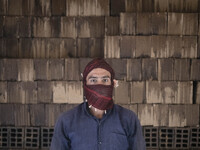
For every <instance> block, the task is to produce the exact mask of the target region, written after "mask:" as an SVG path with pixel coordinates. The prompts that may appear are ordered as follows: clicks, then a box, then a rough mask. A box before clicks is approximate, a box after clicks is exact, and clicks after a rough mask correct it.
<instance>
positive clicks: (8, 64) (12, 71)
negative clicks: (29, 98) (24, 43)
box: [4, 59, 18, 81]
mask: <svg viewBox="0 0 200 150" xmlns="http://www.w3.org/2000/svg"><path fill="white" fill-rule="evenodd" d="M17 63H18V60H17V59H4V69H5V70H4V80H9V81H16V80H17V79H18V65H17Z"/></svg>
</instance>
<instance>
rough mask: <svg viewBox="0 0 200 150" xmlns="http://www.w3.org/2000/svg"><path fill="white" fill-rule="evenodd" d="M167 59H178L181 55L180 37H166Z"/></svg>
mask: <svg viewBox="0 0 200 150" xmlns="http://www.w3.org/2000/svg"><path fill="white" fill-rule="evenodd" d="M167 48H168V49H167V53H168V57H175V58H180V57H181V55H182V37H180V36H167Z"/></svg>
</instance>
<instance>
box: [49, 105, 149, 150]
mask: <svg viewBox="0 0 200 150" xmlns="http://www.w3.org/2000/svg"><path fill="white" fill-rule="evenodd" d="M50 149H51V150H145V149H146V148H145V140H144V138H143V135H142V129H141V125H140V122H139V120H138V118H137V116H136V115H135V113H134V112H132V111H130V110H128V109H125V108H123V107H121V106H119V105H116V104H115V105H114V106H113V108H112V109H111V110H110V111H108V112H107V113H106V114H105V115H104V116H103V118H102V119H101V120H99V119H97V118H96V117H94V116H93V115H91V114H90V112H89V110H88V107H87V103H82V104H80V105H78V106H77V107H75V108H74V109H72V110H70V111H68V112H65V113H63V114H62V115H61V116H60V117H59V119H58V120H57V123H56V125H55V129H54V135H53V138H52V142H51V148H50Z"/></svg>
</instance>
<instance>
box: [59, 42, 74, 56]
mask: <svg viewBox="0 0 200 150" xmlns="http://www.w3.org/2000/svg"><path fill="white" fill-rule="evenodd" d="M74 57H77V50H76V40H75V39H62V41H61V48H60V58H74Z"/></svg>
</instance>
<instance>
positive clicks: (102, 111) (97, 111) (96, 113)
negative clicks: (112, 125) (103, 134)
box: [90, 106, 105, 119]
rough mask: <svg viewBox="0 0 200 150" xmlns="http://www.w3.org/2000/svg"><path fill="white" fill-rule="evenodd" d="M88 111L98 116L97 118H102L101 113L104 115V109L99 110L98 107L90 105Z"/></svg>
mask: <svg viewBox="0 0 200 150" xmlns="http://www.w3.org/2000/svg"><path fill="white" fill-rule="evenodd" d="M90 112H91V114H92V115H93V116H95V117H96V118H98V119H101V118H103V115H104V113H105V110H100V109H97V108H95V107H93V106H92V107H91V108H90Z"/></svg>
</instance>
